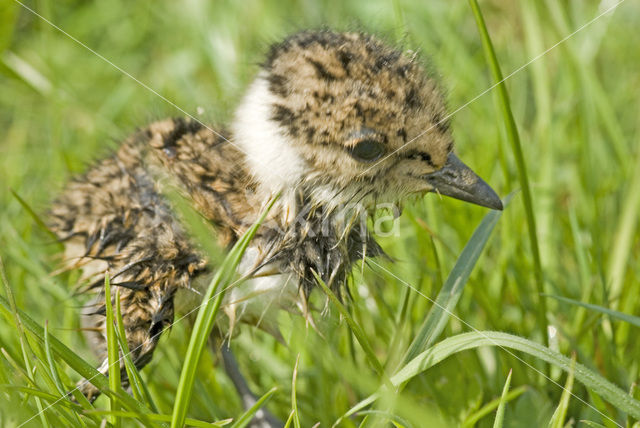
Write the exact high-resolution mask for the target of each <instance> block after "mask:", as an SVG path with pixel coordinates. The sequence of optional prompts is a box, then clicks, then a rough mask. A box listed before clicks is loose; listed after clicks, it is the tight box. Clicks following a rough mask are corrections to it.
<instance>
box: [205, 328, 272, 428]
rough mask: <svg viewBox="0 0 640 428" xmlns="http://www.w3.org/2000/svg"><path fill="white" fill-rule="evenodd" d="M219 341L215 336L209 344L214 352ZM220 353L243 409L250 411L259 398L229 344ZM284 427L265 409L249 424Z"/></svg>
mask: <svg viewBox="0 0 640 428" xmlns="http://www.w3.org/2000/svg"><path fill="white" fill-rule="evenodd" d="M218 340H219V339H218V338H217V337H214V335H213V334H212V335H211V336H210V338H209V344H210V346H211V349H212V350H213V351H214V352H216V348H217V346H216V343H217V342H218ZM220 353H221V354H222V362H223V366H224V370H225V372H226V373H227V376H229V379H231V382H232V383H233V386H234V387H235V389H236V391H237V392H238V395H239V396H240V399H241V400H242V407H243V408H244V409H245V410H248V409H250V408H251V407H252V406H253V405H254V404H256V402H257V401H258V398H257V397H256V396H255V395H254V394H253V393H252V392H251V389H249V385H247V381H246V380H245V378H244V376H243V375H242V373H240V368H239V367H238V363H237V361H236V359H235V357H234V356H233V353H232V352H231V349H230V348H229V347H228V344H227V343H224V344H223V345H222V348H221V349H220ZM282 426H284V424H283V423H282V421H280V420H278V418H276V417H275V416H273V415H272V414H271V412H269V411H268V410H267V409H265V408H262V409H259V410H258V411H257V412H256V413H255V415H254V416H253V419H252V420H251V423H250V424H249V428H281V427H282Z"/></svg>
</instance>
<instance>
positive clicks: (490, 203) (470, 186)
mask: <svg viewBox="0 0 640 428" xmlns="http://www.w3.org/2000/svg"><path fill="white" fill-rule="evenodd" d="M425 179H426V180H427V181H428V182H429V183H430V184H431V185H432V186H433V190H431V191H432V192H436V193H439V194H441V195H445V196H451V197H452V198H456V199H460V200H462V201H467V202H471V203H472V204H477V205H481V206H483V207H487V208H491V209H494V210H500V211H502V201H501V200H500V197H499V196H498V195H497V194H496V192H494V191H493V189H492V188H491V187H489V185H488V184H487V183H485V181H484V180H483V179H482V178H480V177H478V175H477V174H476V173H475V172H473V171H472V170H471V168H469V167H468V166H466V165H465V164H464V163H462V161H461V160H460V159H458V157H457V156H456V155H454V154H453V153H450V154H449V157H448V158H447V163H445V164H444V166H443V167H442V169H440V170H438V171H436V172H434V173H431V174H428V175H426V176H425Z"/></svg>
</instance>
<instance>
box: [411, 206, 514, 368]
mask: <svg viewBox="0 0 640 428" xmlns="http://www.w3.org/2000/svg"><path fill="white" fill-rule="evenodd" d="M501 215H502V212H501V211H489V213H488V214H487V215H486V216H485V217H484V219H482V222H481V223H480V225H479V226H478V227H477V228H476V230H475V231H474V232H473V235H471V238H470V239H469V242H467V244H466V245H465V247H464V249H463V250H462V253H460V256H459V257H458V260H457V261H456V264H455V266H454V267H453V269H452V270H451V273H450V274H449V276H448V277H447V280H446V281H445V283H444V285H443V286H442V289H440V292H439V293H438V297H436V301H435V303H434V304H433V306H432V307H431V309H430V310H429V314H428V315H427V317H426V318H425V320H424V322H423V323H422V326H421V327H420V330H419V331H418V334H416V337H415V338H414V339H413V342H411V345H409V348H408V349H407V352H406V353H405V356H404V358H403V364H406V363H408V362H409V361H410V360H412V359H413V358H415V357H416V355H418V354H419V353H420V351H421V350H423V349H425V348H426V347H429V346H431V345H432V344H433V342H434V341H435V340H436V339H437V338H438V336H440V333H442V330H443V329H444V327H445V325H446V324H447V321H448V320H449V317H450V315H451V312H452V311H453V309H454V308H455V306H456V304H457V303H458V300H460V296H461V295H462V291H463V290H464V286H465V285H466V283H467V280H468V279H469V275H470V274H471V270H473V267H474V266H475V265H476V262H477V261H478V258H479V257H480V254H481V253H482V250H483V249H484V247H485V245H486V243H487V241H488V240H489V236H491V232H492V231H493V229H494V227H495V225H496V224H497V222H498V220H499V219H500V216H501Z"/></svg>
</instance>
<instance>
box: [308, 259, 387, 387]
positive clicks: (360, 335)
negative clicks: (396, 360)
mask: <svg viewBox="0 0 640 428" xmlns="http://www.w3.org/2000/svg"><path fill="white" fill-rule="evenodd" d="M313 275H314V276H315V278H316V281H317V283H318V284H319V285H320V287H321V288H322V290H323V291H324V292H325V294H326V295H327V297H329V300H331V303H333V304H334V305H335V306H336V308H338V311H339V312H340V314H341V315H342V316H343V317H344V319H345V320H346V321H347V324H348V325H349V328H351V331H352V332H353V334H354V336H355V337H356V339H358V343H359V344H360V346H362V349H363V350H364V353H365V355H366V356H367V359H368V360H369V363H370V364H371V365H372V366H373V368H374V370H375V371H376V372H377V373H378V376H380V378H381V379H382V380H383V382H384V383H385V384H386V385H387V386H391V383H390V382H389V378H388V376H387V375H386V373H385V372H384V367H382V364H380V361H378V358H376V354H375V352H374V351H373V348H372V347H371V344H370V343H369V341H368V340H367V335H366V334H365V333H364V331H363V330H362V328H360V326H359V325H358V323H357V322H355V320H354V319H353V317H352V316H351V314H350V313H349V311H347V308H345V307H344V305H343V304H342V302H340V300H339V299H338V298H337V297H336V295H335V294H334V293H333V292H332V291H331V290H330V289H329V287H327V284H325V283H324V281H323V280H322V278H320V276H319V275H318V274H317V273H316V272H313Z"/></svg>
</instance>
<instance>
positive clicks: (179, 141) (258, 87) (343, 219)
mask: <svg viewBox="0 0 640 428" xmlns="http://www.w3.org/2000/svg"><path fill="white" fill-rule="evenodd" d="M446 117H447V113H446V110H445V105H444V101H443V97H442V94H441V92H440V90H439V89H438V85H437V84H436V82H435V81H434V80H433V79H432V78H431V77H429V75H428V74H427V73H426V71H425V68H424V67H423V66H422V65H421V63H420V61H419V60H418V59H417V58H416V56H415V55H414V54H405V53H403V52H401V51H399V50H397V49H394V48H393V47H390V46H388V45H387V44H385V43H383V42H381V41H379V40H377V39H376V38H374V37H372V36H369V35H366V34H362V33H336V32H331V31H308V32H302V33H298V34H295V35H293V36H291V37H289V38H287V39H285V40H284V41H282V42H281V43H278V44H276V45H274V46H273V47H272V48H271V51H270V53H269V54H268V56H267V58H266V60H265V61H264V64H263V65H262V67H261V69H260V71H259V72H258V74H257V77H256V78H255V80H254V81H253V83H252V84H251V85H250V87H249V88H248V90H247V93H246V95H245V97H244V99H243V100H242V101H241V102H240V104H239V107H238V108H237V111H236V114H235V118H234V120H233V123H232V124H231V126H230V127H229V128H228V129H229V131H226V130H224V129H222V128H215V129H214V128H212V127H209V126H206V125H204V124H202V123H201V122H199V121H196V120H193V119H190V118H178V119H167V120H163V121H159V122H156V123H152V124H151V125H149V126H147V127H145V128H141V129H140V130H138V131H137V132H136V133H134V134H133V135H132V136H131V137H129V138H128V139H127V140H125V141H124V142H123V143H122V145H121V146H120V147H119V149H117V151H116V152H115V153H114V154H113V155H111V156H109V157H107V158H105V159H103V160H101V161H99V162H97V163H96V164H95V165H94V166H93V167H92V168H90V169H89V171H88V172H87V173H86V174H85V175H83V176H81V177H78V178H76V179H75V180H73V181H72V182H71V183H70V184H69V185H68V187H67V188H66V190H65V191H64V192H63V193H62V195H61V196H60V197H59V198H58V199H57V200H56V201H55V202H54V204H53V206H52V208H51V212H50V225H51V228H52V230H53V231H54V232H55V233H56V234H57V236H58V237H59V238H60V240H61V241H62V242H64V244H65V248H66V250H65V253H64V260H65V266H66V267H67V268H79V269H81V270H82V272H83V275H82V277H83V281H84V284H85V286H84V289H85V290H86V291H87V292H91V293H93V297H92V301H91V302H90V304H89V305H87V306H86V307H85V311H84V312H85V313H84V314H83V320H84V321H83V325H84V327H85V330H86V332H87V334H88V337H89V339H90V341H91V344H92V346H93V347H94V348H95V350H96V352H97V353H98V355H100V356H101V357H103V358H105V357H106V345H105V316H104V315H105V305H104V299H105V298H104V278H105V275H106V273H107V272H109V275H110V278H111V283H112V286H114V287H118V288H119V289H120V298H121V301H120V305H121V307H122V316H123V321H124V326H125V331H126V334H127V340H128V345H129V348H130V350H131V358H132V360H133V361H134V362H135V364H136V365H137V366H138V367H139V368H141V367H143V366H144V365H145V364H147V363H148V362H149V361H150V360H151V358H152V354H153V352H154V349H155V348H156V345H157V343H158V340H159V338H160V335H161V333H162V332H163V331H165V330H166V329H168V328H169V327H170V326H171V324H172V322H173V319H174V300H175V297H176V294H177V293H178V292H180V293H187V294H189V293H191V294H194V292H193V290H197V289H198V288H199V287H200V286H201V284H206V283H207V278H210V275H211V272H213V271H215V269H216V266H214V265H210V264H209V263H208V262H207V259H206V256H205V255H204V254H202V252H201V251H200V249H199V248H198V246H197V245H195V244H194V243H193V242H192V241H191V239H190V238H189V236H188V235H187V233H186V228H185V227H183V225H182V224H181V218H180V216H179V215H178V214H177V212H176V210H175V209H174V207H173V206H172V202H171V200H172V199H171V198H168V197H167V189H174V188H175V189H178V190H179V192H181V193H182V194H183V195H184V196H185V197H186V198H187V199H188V201H189V202H190V203H191V204H192V206H193V207H194V209H195V210H197V211H198V212H199V213H200V214H201V215H202V217H203V218H204V219H206V221H207V222H208V223H209V224H210V225H211V226H212V227H213V228H214V229H215V231H216V233H215V234H214V235H215V236H211V237H204V239H216V240H218V241H219V242H220V244H221V245H223V246H225V247H229V246H230V245H232V244H233V243H234V242H235V241H236V240H237V239H238V237H239V236H240V235H241V234H242V233H243V232H244V231H245V230H246V229H247V228H248V227H249V226H250V225H251V224H253V223H254V222H255V220H256V219H257V218H258V216H259V215H260V213H261V212H262V210H263V209H264V207H265V206H266V205H267V203H268V202H269V201H270V200H272V198H274V196H275V195H279V199H278V200H277V202H276V205H275V206H274V207H273V208H272V210H271V211H270V213H269V217H268V221H267V222H265V224H264V225H263V226H262V227H261V229H260V230H259V231H258V234H257V235H256V237H255V238H254V239H253V241H252V242H251V244H250V247H249V248H248V250H247V252H246V253H245V255H244V258H243V260H242V262H241V263H240V267H239V270H240V273H241V274H243V275H244V276H246V277H247V279H246V280H245V281H244V282H242V283H241V284H239V285H237V286H235V287H233V288H232V289H230V290H229V291H228V292H227V294H226V296H225V301H224V303H223V309H224V312H225V313H226V315H227V317H225V319H226V321H224V322H223V321H221V325H224V327H220V329H221V331H222V333H221V334H222V335H227V334H230V333H229V332H230V331H231V329H233V327H234V326H235V325H236V324H237V323H238V322H243V323H248V324H253V325H258V326H259V327H261V328H263V329H265V330H267V331H271V332H275V331H276V330H277V326H275V314H276V313H277V311H278V310H279V309H285V310H289V311H301V312H302V314H303V315H306V314H307V313H306V311H307V309H306V305H305V304H306V299H307V297H308V295H309V293H311V292H312V290H313V289H314V287H315V286H316V279H315V277H314V272H317V274H318V275H319V276H320V277H321V278H322V280H323V281H324V282H325V283H326V284H328V285H329V286H330V287H332V289H334V290H336V291H338V292H339V291H340V290H341V287H343V285H344V284H345V281H346V280H347V278H348V276H349V273H350V272H351V269H352V266H353V264H354V263H356V262H357V261H358V260H362V259H364V258H365V257H375V256H378V255H381V254H383V252H382V249H381V248H380V247H379V245H378V244H377V243H376V241H375V239H374V236H373V233H372V232H370V231H369V230H368V229H367V222H366V221H361V219H362V218H365V219H366V217H367V216H371V215H373V214H374V212H375V210H376V207H377V206H378V204H382V203H384V204H396V205H398V206H400V204H401V203H402V201H403V200H406V199H407V198H410V197H412V196H420V195H424V194H426V193H428V192H437V193H439V194H441V195H446V196H451V197H454V198H458V199H462V200H464V201H468V202H471V203H475V204H478V205H482V206H485V207H489V208H492V209H502V204H501V201H500V198H499V197H498V196H497V195H496V194H495V192H494V191H493V190H492V189H491V188H490V187H489V186H488V185H487V184H486V183H485V182H484V181H483V180H482V179H480V178H479V177H478V176H477V175H476V174H475V173H474V172H473V171H472V170H471V169H469V168H468V167H467V166H466V165H465V164H463V163H462V162H461V161H460V160H459V159H458V157H457V156H456V155H455V154H454V153H453V139H452V136H451V132H450V129H449V122H448V121H447V120H446ZM202 238H203V237H200V239H202ZM99 370H100V371H101V372H103V373H105V374H106V372H107V360H106V358H105V359H104V363H103V364H102V365H101V366H100V368H99ZM123 379H125V380H126V373H125V372H124V370H123ZM81 390H82V392H83V393H84V394H85V395H86V396H87V397H88V398H89V399H95V397H96V396H97V395H98V394H99V391H98V390H97V389H96V388H95V387H93V386H92V385H91V384H90V383H87V382H85V383H81Z"/></svg>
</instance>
